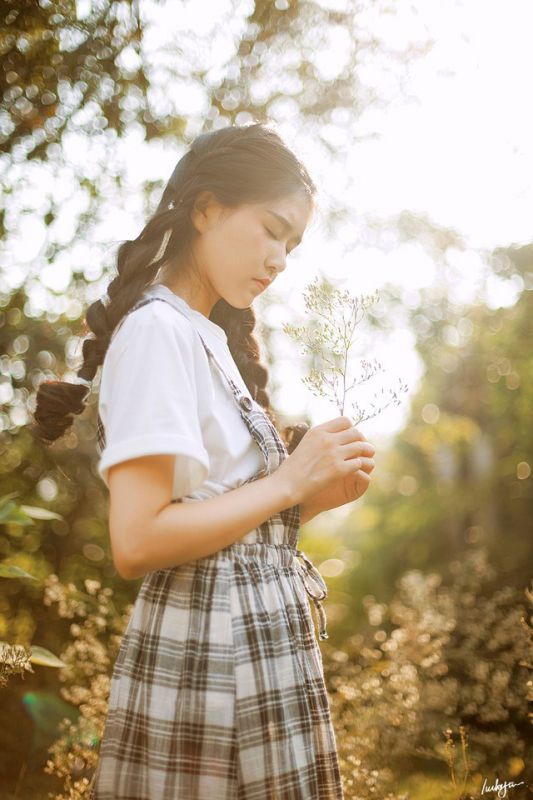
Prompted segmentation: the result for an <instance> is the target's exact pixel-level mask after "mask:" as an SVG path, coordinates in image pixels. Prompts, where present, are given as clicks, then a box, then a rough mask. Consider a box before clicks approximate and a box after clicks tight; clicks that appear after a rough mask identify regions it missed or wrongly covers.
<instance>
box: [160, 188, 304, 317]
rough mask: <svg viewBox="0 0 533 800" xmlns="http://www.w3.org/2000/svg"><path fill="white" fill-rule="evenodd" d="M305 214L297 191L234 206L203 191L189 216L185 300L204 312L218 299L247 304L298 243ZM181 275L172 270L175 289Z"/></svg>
mask: <svg viewBox="0 0 533 800" xmlns="http://www.w3.org/2000/svg"><path fill="white" fill-rule="evenodd" d="M311 214H312V205H311V203H310V201H309V200H308V199H307V197H306V196H305V195H304V194H303V192H298V193H295V194H291V195H286V196H284V197H280V198H278V199H276V200H269V201H266V202H262V203H257V204H255V203H254V204H246V205H242V206H239V207H238V208H236V209H228V208H225V207H224V206H221V205H220V204H219V203H218V202H217V201H216V200H215V199H214V197H213V195H212V193H210V192H209V193H208V192H206V193H204V196H203V197H200V198H198V200H197V203H196V204H195V208H194V209H193V212H192V214H191V219H192V221H193V224H194V226H195V228H196V230H197V236H196V237H195V239H194V241H193V244H192V252H193V258H194V269H193V271H194V274H195V275H196V276H197V277H196V280H195V281H194V283H193V284H191V283H190V282H189V284H188V286H187V287H186V289H185V291H186V293H187V294H189V297H185V299H186V300H187V301H188V302H189V303H191V302H192V304H193V305H194V307H196V308H197V310H199V311H201V312H202V313H204V314H206V316H209V314H210V312H211V309H212V307H213V306H214V304H215V303H216V302H217V301H218V300H219V298H221V297H223V298H224V300H226V302H227V303H229V304H230V305H231V306H234V307H235V308H247V307H248V306H250V305H251V303H252V302H253V300H254V298H255V297H257V295H258V294H260V293H261V292H263V291H264V289H265V288H266V285H267V284H266V283H265V284H263V285H262V284H261V283H260V282H259V281H261V280H262V281H266V282H270V283H271V282H272V281H273V280H275V278H276V277H277V275H278V274H279V273H280V272H282V271H283V270H284V269H285V267H286V266H287V256H288V255H289V253H291V252H292V251H293V250H294V248H295V247H297V245H298V244H299V242H300V241H301V239H302V237H303V234H304V231H305V229H306V227H307V224H308V222H309V219H310V217H311ZM184 273H188V270H185V271H182V270H179V271H177V272H176V273H175V281H174V286H175V288H176V290H177V291H178V293H181V292H180V291H179V289H180V283H181V288H182V289H183V288H184V285H183V280H184V279H185V274H184ZM182 278H183V280H182ZM189 280H190V279H189ZM171 288H172V287H171Z"/></svg>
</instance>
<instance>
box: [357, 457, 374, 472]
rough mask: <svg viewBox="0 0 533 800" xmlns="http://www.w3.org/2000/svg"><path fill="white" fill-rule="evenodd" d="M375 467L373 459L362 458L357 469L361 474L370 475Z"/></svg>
mask: <svg viewBox="0 0 533 800" xmlns="http://www.w3.org/2000/svg"><path fill="white" fill-rule="evenodd" d="M375 466H376V464H375V462H374V459H373V458H362V459H361V466H360V467H359V470H360V471H361V472H367V473H370V472H372V470H373V469H374V468H375Z"/></svg>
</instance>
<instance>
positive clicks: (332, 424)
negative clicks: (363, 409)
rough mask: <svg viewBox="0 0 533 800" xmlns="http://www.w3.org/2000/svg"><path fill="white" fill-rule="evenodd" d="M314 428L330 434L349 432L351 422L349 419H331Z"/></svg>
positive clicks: (344, 417)
mask: <svg viewBox="0 0 533 800" xmlns="http://www.w3.org/2000/svg"><path fill="white" fill-rule="evenodd" d="M315 427H316V428H323V429H324V430H326V431H329V432H330V433H337V432H338V431H344V430H350V429H351V428H353V422H352V420H351V419H350V417H346V416H343V417H334V418H333V419H328V420H326V421H325V422H321V423H320V425H316V426H315Z"/></svg>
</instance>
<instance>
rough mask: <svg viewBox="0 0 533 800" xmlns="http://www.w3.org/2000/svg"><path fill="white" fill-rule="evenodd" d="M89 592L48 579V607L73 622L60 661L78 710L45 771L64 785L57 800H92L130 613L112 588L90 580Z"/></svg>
mask: <svg viewBox="0 0 533 800" xmlns="http://www.w3.org/2000/svg"><path fill="white" fill-rule="evenodd" d="M85 588H86V590H87V591H86V592H82V591H80V590H78V589H77V588H76V586H75V585H74V584H72V583H70V584H68V585H64V584H62V583H61V582H60V581H59V579H58V577H57V575H54V574H53V575H50V576H49V578H48V579H47V581H46V594H45V604H46V605H48V606H52V605H55V606H57V611H58V614H59V616H60V617H62V618H65V619H73V620H75V621H74V622H72V624H71V626H70V633H71V636H72V640H71V641H70V642H69V644H68V645H67V647H66V648H65V650H64V652H62V654H61V658H62V659H63V661H64V662H65V664H66V667H65V669H64V670H63V671H62V672H61V676H60V677H61V681H62V683H63V684H64V686H63V687H62V689H61V695H62V697H63V698H64V699H65V700H67V701H68V702H69V703H72V705H73V706H75V707H76V708H78V709H79V718H78V720H77V721H76V722H74V723H73V722H71V721H69V720H68V719H65V720H64V722H63V725H62V731H63V733H62V735H61V736H60V738H59V739H58V740H57V741H56V742H55V744H54V745H53V746H52V748H51V753H52V758H51V759H49V760H48V762H47V765H46V767H45V772H47V773H48V774H50V775H56V776H58V777H60V778H61V779H62V780H63V781H64V786H63V793H62V794H59V795H56V800H77V798H82V797H85V798H86V797H89V796H90V790H91V777H92V776H93V775H94V769H95V767H96V763H97V759H98V744H99V742H100V741H101V738H102V734H103V731H104V726H105V718H106V714H107V701H108V696H109V688H110V680H111V673H112V670H113V665H114V661H115V659H116V656H117V653H118V649H119V647H120V641H121V638H122V635H123V633H124V630H125V628H126V625H127V622H128V619H129V616H130V614H131V609H132V607H131V605H128V606H127V607H126V608H125V609H124V610H123V611H119V610H118V609H117V608H116V606H115V604H114V602H113V599H112V598H113V589H112V588H111V587H102V586H101V584H100V582H99V581H96V580H86V581H85Z"/></svg>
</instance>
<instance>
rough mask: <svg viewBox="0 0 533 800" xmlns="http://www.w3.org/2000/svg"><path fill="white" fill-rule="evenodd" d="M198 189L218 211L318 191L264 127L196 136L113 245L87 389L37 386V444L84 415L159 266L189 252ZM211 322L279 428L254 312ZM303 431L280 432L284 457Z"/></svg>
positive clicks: (87, 353)
mask: <svg viewBox="0 0 533 800" xmlns="http://www.w3.org/2000/svg"><path fill="white" fill-rule="evenodd" d="M204 190H208V191H211V192H213V194H214V195H215V197H216V199H217V200H218V202H220V203H221V204H222V205H224V206H226V207H228V208H235V207H237V206H239V205H242V204H245V203H250V202H263V201H266V200H270V199H273V198H279V197H282V196H285V195H288V194H292V193H294V192H297V191H300V192H304V193H305V196H306V197H307V198H308V200H309V202H310V203H311V204H313V201H314V195H315V193H316V186H315V184H314V183H313V181H312V179H311V177H310V175H309V173H308V172H307V170H306V169H305V167H304V166H303V164H302V163H301V162H300V161H299V160H298V159H297V158H296V156H295V155H294V153H293V152H292V151H291V150H290V149H289V148H288V147H287V145H286V144H285V143H284V141H283V140H282V138H281V137H280V136H279V135H278V134H277V133H276V131H274V130H273V129H272V128H271V127H270V126H269V125H268V124H265V123H260V122H259V123H253V124H248V125H242V126H239V125H230V126H228V127H225V128H221V129H219V130H216V131H209V132H207V133H203V134H201V135H200V136H198V137H197V138H196V139H195V140H194V141H193V143H192V145H191V147H190V148H189V150H188V151H187V152H186V153H185V155H184V156H183V157H182V158H181V159H180V160H179V161H178V163H177V164H176V167H175V169H174V171H173V173H172V175H171V176H170V179H169V180H168V182H167V185H166V186H165V189H164V191H163V195H162V197H161V201H160V203H159V205H158V207H157V209H156V211H155V212H154V214H153V215H152V216H151V217H150V219H149V220H148V222H147V223H146V225H145V226H144V228H143V229H142V231H141V232H140V234H139V236H138V237H137V238H136V239H133V240H127V241H125V242H123V243H122V244H121V245H120V246H119V248H118V253H117V275H116V277H114V278H113V280H112V281H111V283H110V284H109V286H108V289H107V297H106V298H104V299H103V300H97V301H96V302H94V303H92V304H91V305H90V306H89V307H88V309H87V312H86V327H87V329H88V330H90V331H92V333H93V334H94V337H90V338H86V339H85V340H84V342H83V345H82V354H83V364H82V366H81V367H80V369H79V370H78V373H77V374H78V378H79V379H82V380H85V381H86V382H87V383H86V384H83V383H67V382H65V381H50V380H48V381H43V382H42V383H41V384H40V386H39V389H38V392H37V399H36V410H35V413H34V418H35V422H34V423H33V424H32V425H31V426H30V431H31V433H32V435H33V436H34V437H35V438H36V439H38V440H39V441H41V442H43V443H44V444H51V443H52V442H54V441H55V440H56V439H58V438H60V437H61V436H63V434H64V433H65V432H66V431H67V430H68V429H69V428H70V427H71V425H72V423H73V418H74V416H75V415H77V414H81V413H82V411H83V410H84V408H85V404H86V399H87V397H88V394H89V391H90V381H91V380H92V379H93V378H94V376H95V374H96V371H97V369H98V367H99V366H100V365H101V364H102V362H103V360H104V356H105V354H106V351H107V348H108V345H109V342H110V339H111V336H112V334H113V331H114V330H115V328H116V327H117V325H118V324H119V323H120V321H121V319H122V318H123V317H124V315H125V314H127V313H128V311H130V309H132V308H133V306H134V305H135V303H136V302H137V301H138V300H139V299H140V298H141V296H142V294H143V292H144V290H145V289H146V288H148V287H149V286H150V285H151V284H152V283H154V282H155V278H156V276H157V274H158V273H159V270H160V269H161V267H162V265H163V264H164V263H166V262H167V261H168V260H169V259H170V258H174V257H175V256H178V255H179V254H181V253H183V252H184V251H186V250H187V249H188V248H189V246H190V244H191V242H192V239H193V236H194V234H195V232H196V230H195V228H194V226H193V223H192V220H191V209H192V207H193V204H194V201H195V199H196V197H197V195H198V194H199V193H200V192H202V191H204ZM162 243H163V244H166V247H165V246H163V247H162V246H161V245H162ZM210 319H211V320H212V321H213V322H215V323H216V324H217V325H220V327H221V328H223V329H224V330H225V332H226V335H227V337H228V347H229V349H230V352H231V354H232V356H233V358H234V360H235V363H236V364H237V367H238V369H239V372H240V373H241V375H242V378H243V380H244V383H245V384H246V386H247V387H248V389H249V391H250V394H251V395H252V397H253V398H254V399H255V400H256V401H257V402H258V403H259V404H260V405H261V406H263V408H264V409H265V411H266V413H267V414H268V415H269V417H270V419H271V420H272V422H273V423H274V424H275V425H276V427H278V426H277V420H276V417H275V414H274V412H273V410H272V409H271V408H270V402H269V396H268V392H267V390H266V385H267V380H268V370H267V368H266V367H265V365H264V364H262V363H261V362H260V360H259V356H260V352H259V344H258V341H257V339H256V337H255V336H254V332H253V331H254V327H255V323H256V318H255V313H254V311H253V309H252V308H251V307H248V308H244V309H239V308H234V307H233V306H231V305H229V303H227V302H226V301H225V300H224V299H223V298H220V299H219V300H218V302H217V303H215V305H214V307H213V309H212V311H211V314H210ZM307 428H308V426H307V425H306V423H299V424H297V425H289V426H286V427H285V428H284V430H283V431H280V433H281V435H282V437H283V439H284V441H285V444H286V445H287V448H288V451H289V452H292V450H293V449H294V448H295V447H296V445H297V444H298V442H299V441H300V439H301V437H302V436H303V434H304V433H305V431H306V430H307Z"/></svg>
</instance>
